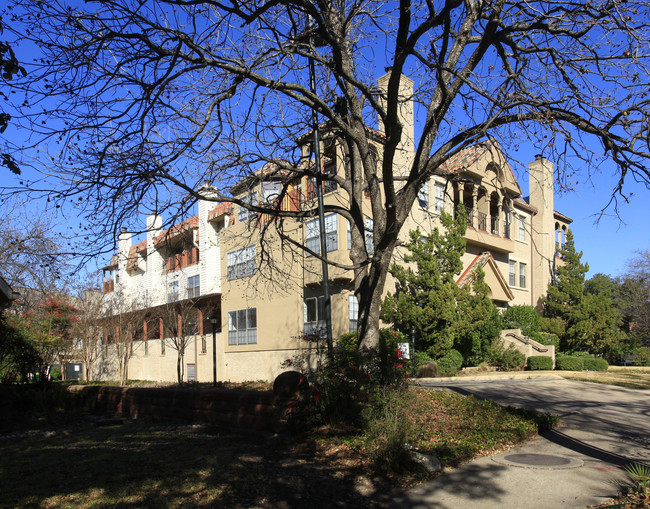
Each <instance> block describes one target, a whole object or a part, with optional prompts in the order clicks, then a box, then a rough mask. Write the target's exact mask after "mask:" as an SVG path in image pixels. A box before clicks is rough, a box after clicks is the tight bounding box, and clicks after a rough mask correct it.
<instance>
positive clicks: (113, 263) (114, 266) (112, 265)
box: [99, 253, 118, 270]
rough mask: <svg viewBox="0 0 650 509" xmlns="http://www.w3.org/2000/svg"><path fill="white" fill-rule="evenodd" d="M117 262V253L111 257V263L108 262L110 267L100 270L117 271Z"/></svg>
mask: <svg viewBox="0 0 650 509" xmlns="http://www.w3.org/2000/svg"><path fill="white" fill-rule="evenodd" d="M117 260H118V256H117V253H115V254H114V255H113V256H111V261H110V262H108V265H106V266H105V267H102V268H101V269H99V270H114V269H117Z"/></svg>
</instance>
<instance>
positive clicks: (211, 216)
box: [208, 202, 233, 221]
mask: <svg viewBox="0 0 650 509" xmlns="http://www.w3.org/2000/svg"><path fill="white" fill-rule="evenodd" d="M232 211H233V204H232V203H229V202H225V203H219V204H218V205H217V206H216V207H215V208H213V209H212V210H211V211H210V212H208V221H214V220H216V219H219V218H220V217H222V216H228V215H232Z"/></svg>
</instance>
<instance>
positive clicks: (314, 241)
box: [305, 214, 338, 254]
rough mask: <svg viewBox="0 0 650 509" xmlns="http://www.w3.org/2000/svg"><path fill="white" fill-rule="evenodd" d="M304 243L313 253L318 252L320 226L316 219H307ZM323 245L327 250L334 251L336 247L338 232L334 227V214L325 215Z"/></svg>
mask: <svg viewBox="0 0 650 509" xmlns="http://www.w3.org/2000/svg"><path fill="white" fill-rule="evenodd" d="M305 245H306V246H307V248H308V249H311V250H312V251H313V252H314V253H318V254H320V228H319V227H318V219H312V220H311V221H307V223H306V225H305ZM325 247H326V249H327V252H328V253H329V252H330V251H336V249H337V248H338V232H337V228H336V214H328V215H327V216H325Z"/></svg>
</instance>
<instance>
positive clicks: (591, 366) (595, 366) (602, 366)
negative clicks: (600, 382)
mask: <svg viewBox="0 0 650 509" xmlns="http://www.w3.org/2000/svg"><path fill="white" fill-rule="evenodd" d="M608 368H609V363H608V362H607V361H606V360H605V359H597V358H594V357H591V358H589V359H587V358H585V360H584V369H586V370H589V371H607V369H608Z"/></svg>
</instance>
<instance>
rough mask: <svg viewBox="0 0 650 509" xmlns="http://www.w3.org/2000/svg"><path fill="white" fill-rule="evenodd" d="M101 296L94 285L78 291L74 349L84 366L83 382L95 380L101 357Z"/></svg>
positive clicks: (90, 284)
mask: <svg viewBox="0 0 650 509" xmlns="http://www.w3.org/2000/svg"><path fill="white" fill-rule="evenodd" d="M102 302H103V295H102V294H101V293H100V292H99V290H98V289H97V288H96V286H95V285H93V284H92V283H89V282H86V284H83V285H82V287H81V288H80V289H79V295H78V297H77V301H76V304H77V311H78V316H79V322H78V323H77V327H76V338H75V340H76V341H75V343H76V349H77V351H78V352H79V355H80V358H81V361H82V363H83V366H84V380H86V381H90V380H94V379H95V378H96V373H95V363H96V362H97V360H98V359H99V357H100V355H101V345H102V339H103V337H104V334H103V331H104V329H103V327H102V315H103V308H102Z"/></svg>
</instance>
